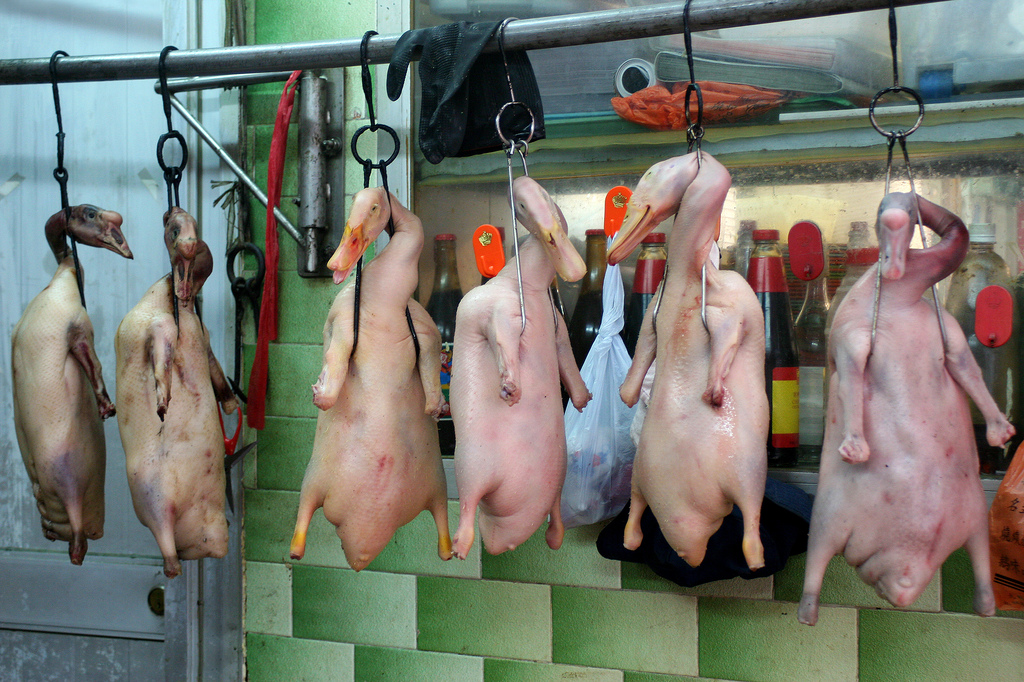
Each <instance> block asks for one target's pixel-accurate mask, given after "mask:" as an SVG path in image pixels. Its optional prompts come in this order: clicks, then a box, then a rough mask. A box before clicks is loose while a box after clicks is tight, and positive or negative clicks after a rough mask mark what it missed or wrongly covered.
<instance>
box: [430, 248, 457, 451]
mask: <svg viewBox="0 0 1024 682" xmlns="http://www.w3.org/2000/svg"><path fill="white" fill-rule="evenodd" d="M455 244H456V241H455V235H454V234H439V235H437V236H436V237H434V287H433V289H431V291H430V299H429V300H428V301H427V312H428V313H430V317H431V318H432V319H433V320H434V324H436V325H437V329H438V331H440V332H441V392H442V393H443V394H444V399H445V403H446V404H447V401H448V387H449V384H450V383H451V377H452V375H451V372H452V344H453V343H454V342H455V313H456V311H457V310H458V309H459V302H460V301H462V287H461V286H459V268H458V265H457V263H456V260H455ZM437 426H438V435H439V438H440V441H441V454H442V455H444V456H451V455H454V454H455V427H454V425H453V424H452V419H451V416H450V414H448V413H445V414H443V415H442V417H441V419H440V421H439V422H438V425H437Z"/></svg>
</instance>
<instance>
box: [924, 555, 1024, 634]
mask: <svg viewBox="0 0 1024 682" xmlns="http://www.w3.org/2000/svg"><path fill="white" fill-rule="evenodd" d="M942 610H943V611H955V612H959V613H974V569H973V568H971V558H970V557H969V556H967V551H966V550H964V549H958V550H957V551H955V552H953V553H952V554H951V555H950V556H949V558H948V559H946V563H944V564H943V565H942ZM996 615H998V616H1004V617H1007V618H1024V611H1002V610H999V611H997V612H996Z"/></svg>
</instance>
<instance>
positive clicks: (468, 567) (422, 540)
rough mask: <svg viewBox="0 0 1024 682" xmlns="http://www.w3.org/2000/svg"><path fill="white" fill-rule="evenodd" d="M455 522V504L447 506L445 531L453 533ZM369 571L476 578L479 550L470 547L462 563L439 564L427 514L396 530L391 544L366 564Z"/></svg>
mask: <svg viewBox="0 0 1024 682" xmlns="http://www.w3.org/2000/svg"><path fill="white" fill-rule="evenodd" d="M458 518H459V503H458V502H455V501H450V502H449V503H448V527H449V529H451V530H454V528H455V525H456V522H457V521H458ZM369 570H371V571H387V572H390V573H415V574H418V575H446V576H458V577H462V578H479V577H480V548H479V546H478V544H477V543H473V547H472V548H471V549H470V552H469V556H468V557H467V558H466V559H465V560H461V561H460V560H459V559H454V558H453V559H449V560H448V561H441V559H439V558H438V556H437V526H436V525H435V524H434V517H433V516H431V514H430V513H429V512H426V511H424V512H421V513H420V515H419V516H417V517H416V518H415V519H413V520H412V521H410V522H409V523H407V524H405V525H404V526H402V527H401V528H399V529H398V530H397V531H396V532H395V536H394V537H393V538H391V542H389V543H388V544H387V546H386V547H384V550H383V551H382V552H381V553H380V554H378V555H377V558H376V559H374V560H373V563H371V564H370V566H369Z"/></svg>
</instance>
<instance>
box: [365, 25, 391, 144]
mask: <svg viewBox="0 0 1024 682" xmlns="http://www.w3.org/2000/svg"><path fill="white" fill-rule="evenodd" d="M375 35H377V32H376V31H372V30H371V31H367V32H366V33H364V34H363V39H362V40H361V41H360V42H359V63H360V74H361V76H362V80H363V98H364V99H365V100H366V113H367V114H368V116H369V118H370V125H371V126H372V125H375V124H376V123H377V118H376V116H375V115H374V111H373V78H372V77H371V76H370V38H371V37H372V36H375ZM396 148H397V147H396ZM396 154H397V152H396Z"/></svg>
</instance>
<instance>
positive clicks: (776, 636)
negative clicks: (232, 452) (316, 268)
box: [244, 0, 1024, 682]
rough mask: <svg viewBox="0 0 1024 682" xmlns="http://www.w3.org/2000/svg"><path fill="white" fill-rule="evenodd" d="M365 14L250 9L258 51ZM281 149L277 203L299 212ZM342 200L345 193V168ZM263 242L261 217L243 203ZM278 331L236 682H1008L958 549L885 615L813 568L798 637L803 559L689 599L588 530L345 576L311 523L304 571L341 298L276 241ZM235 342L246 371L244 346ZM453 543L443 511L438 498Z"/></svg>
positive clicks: (422, 555)
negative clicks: (321, 411)
mask: <svg viewBox="0 0 1024 682" xmlns="http://www.w3.org/2000/svg"><path fill="white" fill-rule="evenodd" d="M374 17H375V6H374V4H373V3H372V2H369V1H368V0H351V1H350V2H335V1H333V0H332V1H327V0H255V1H254V2H253V3H250V21H251V22H252V26H253V30H252V32H251V33H250V35H255V36H256V39H257V41H259V42H262V43H273V42H287V41H293V40H319V39H328V38H338V37H357V36H360V35H362V33H363V32H364V31H365V30H366V29H368V28H371V27H373V23H374V20H375V19H374ZM358 83H359V79H358V74H357V72H355V71H353V70H349V71H348V73H347V81H346V93H347V106H346V112H347V128H349V129H352V128H354V126H355V125H357V124H358V123H361V122H362V121H360V120H358V119H360V118H361V117H362V113H361V111H362V102H361V98H362V95H361V92H360V89H359V85H358ZM279 94H280V86H279V85H276V86H275V85H269V86H258V87H253V88H250V89H249V95H248V102H249V114H250V123H251V126H250V136H251V141H252V144H251V145H250V149H252V150H253V152H252V157H251V158H250V159H248V164H249V168H250V169H252V172H253V175H254V177H256V178H257V179H258V180H260V181H261V182H263V181H264V180H263V179H264V178H265V177H266V157H267V151H268V149H269V139H270V133H271V127H272V123H273V118H274V113H275V111H276V108H277V98H278V96H279ZM295 134H296V131H295V129H294V127H293V129H292V133H291V135H290V140H289V143H290V144H289V154H288V162H289V167H288V168H289V170H288V172H286V174H285V183H284V196H283V198H282V208H283V210H284V211H285V212H286V214H288V215H290V216H291V217H293V218H294V217H295V206H294V204H293V202H292V201H291V199H293V198H294V195H295V192H296V181H295V177H296V175H295V172H294V167H295V159H296V154H295ZM346 166H347V169H348V170H350V171H352V172H349V173H348V174H347V176H348V181H347V182H348V185H347V186H346V187H345V194H346V196H350V195H351V194H352V192H354V191H356V190H357V189H358V188H359V187H360V186H361V177H359V173H358V170H359V169H358V168H357V167H356V164H354V163H347V164H346ZM252 208H253V211H252V215H253V231H254V235H255V236H256V237H257V239H258V240H262V232H263V229H262V216H263V215H264V210H263V209H262V208H261V207H259V206H258V205H255V204H254V205H253V207H252ZM280 243H281V262H280V268H279V269H280V275H281V280H280V295H281V306H280V315H281V324H280V331H279V338H278V341H277V342H276V343H274V344H272V345H271V349H270V368H271V369H270V385H269V392H268V396H269V400H268V409H267V414H268V417H267V423H266V428H265V429H264V430H263V431H262V432H260V434H259V448H258V450H257V453H256V458H255V460H254V461H249V462H247V463H246V473H245V485H246V490H245V500H244V502H245V533H244V536H245V538H244V547H245V550H244V556H245V561H246V563H245V571H246V575H245V596H246V614H245V630H246V640H245V641H246V663H247V668H248V676H249V677H248V679H249V680H250V681H251V682H263V681H268V682H277V681H279V680H300V681H302V680H309V681H311V682H312V681H316V682H325V681H335V680H337V681H339V682H340V681H344V682H351V681H354V680H359V681H360V682H362V681H369V680H381V681H388V682H420V681H422V682H434V681H444V682H463V681H466V682H479V681H482V680H487V682H554V681H555V680H559V681H564V680H582V681H585V682H671V681H673V680H682V679H687V680H694V679H706V680H714V679H717V680H765V681H768V680H780V681H783V680H784V681H787V682H789V681H793V682H800V681H808V682H810V681H815V682H817V681H823V680H865V681H867V680H871V681H874V680H880V681H881V680H886V681H888V680H928V681H933V680H1021V679H1024V619H1022V618H1020V617H1019V616H1020V614H1010V613H1003V612H1000V613H999V614H998V616H997V617H994V618H988V619H983V618H979V617H977V616H975V615H973V614H971V595H972V594H973V589H974V588H973V580H972V576H971V570H970V564H969V562H968V560H967V558H966V554H965V553H964V552H962V551H960V552H957V553H956V554H954V555H953V556H952V557H951V558H950V559H949V561H948V562H947V563H946V565H945V566H944V567H943V569H942V572H941V575H940V576H938V577H936V579H935V580H933V582H932V585H931V586H930V587H929V588H928V590H927V591H926V592H925V593H924V595H922V596H921V598H920V599H919V600H918V602H917V603H916V604H915V605H914V606H913V607H912V609H908V610H896V609H892V608H890V607H888V606H887V605H886V604H885V603H884V602H883V601H882V600H881V599H879V598H878V597H877V596H876V595H875V594H874V593H873V592H872V590H871V589H870V588H868V587H867V586H865V585H864V584H863V583H861V581H860V580H859V579H858V578H857V576H856V574H855V573H854V572H853V570H852V569H850V568H849V567H848V566H847V565H846V564H845V563H844V562H843V561H842V559H838V558H837V559H835V560H834V561H833V562H832V564H831V565H830V566H829V569H828V572H827V575H826V582H825V586H824V589H823V590H822V603H823V606H822V608H821V613H820V617H819V621H818V624H817V625H816V626H815V627H813V628H809V627H806V626H803V625H800V624H799V623H797V620H796V602H797V600H798V599H799V596H800V592H801V588H802V580H803V557H802V556H800V557H795V558H794V559H793V560H792V561H791V562H790V564H789V566H787V567H786V569H785V570H784V571H782V572H781V573H780V574H778V575H776V576H773V577H769V578H762V579H758V580H749V581H747V580H741V579H734V580H728V581H723V582H718V583H713V584H710V585H704V586H701V587H699V588H695V589H685V588H682V587H679V586H677V585H674V584H672V583H670V582H667V581H665V580H663V579H661V578H659V577H658V576H656V575H654V573H653V572H651V571H650V570H649V569H648V568H646V567H644V566H639V565H636V564H621V565H620V564H618V563H615V562H611V561H606V560H604V559H602V558H600V557H599V556H598V554H597V552H596V550H595V548H594V539H595V538H596V535H597V532H598V529H597V528H578V529H571V530H569V531H568V532H567V535H566V538H565V542H564V543H563V546H562V548H561V549H560V550H558V551H557V552H556V551H551V550H550V549H548V547H547V545H546V544H545V542H544V538H543V529H541V530H540V531H539V532H538V533H537V534H535V536H534V537H532V538H531V539H530V540H528V541H527V542H525V543H524V544H523V545H521V546H520V547H519V548H518V549H516V550H515V551H514V552H510V553H506V554H502V555H500V556H497V557H494V556H490V555H487V554H483V555H482V554H481V552H480V549H479V547H480V543H479V542H477V543H474V547H473V550H472V552H471V554H470V556H469V558H468V559H467V560H465V561H458V560H454V559H453V560H451V561H448V562H442V561H441V560H439V559H438V558H437V554H436V542H437V536H436V531H435V528H434V524H433V520H432V519H431V518H430V516H429V515H428V514H426V513H424V514H422V515H420V517H418V518H417V519H416V520H414V521H413V522H412V523H410V524H409V525H407V526H405V527H404V528H402V529H400V530H399V531H398V533H397V534H396V535H395V537H394V539H393V540H392V541H391V543H389V544H388V546H387V547H386V548H385V549H384V551H383V552H382V553H381V554H380V555H379V556H378V557H377V559H376V560H375V561H374V562H373V563H372V564H371V565H370V567H369V568H368V569H366V570H365V571H362V572H360V573H356V572H354V571H352V570H350V569H349V568H348V565H347V564H346V562H345V557H344V554H343V553H342V551H341V543H340V542H339V540H338V538H337V536H336V535H335V532H334V528H333V526H331V525H330V524H329V523H328V522H327V521H326V520H325V519H324V517H323V514H322V513H321V512H317V514H316V515H315V516H314V519H313V523H312V525H311V527H310V530H309V535H308V538H307V552H306V556H305V557H304V558H303V559H302V561H298V562H292V561H291V560H290V559H289V558H288V550H289V542H290V539H291V534H292V529H293V526H294V523H295V514H296V510H297V507H298V490H299V488H300V487H301V484H302V475H303V472H304V470H305V466H306V462H307V460H308V458H309V454H310V451H311V449H312V442H313V431H314V426H315V417H316V410H315V408H314V407H313V405H312V402H311V393H310V385H311V384H312V383H313V382H314V381H315V379H316V376H317V375H318V374H319V371H320V353H321V349H320V344H321V338H322V329H323V320H324V317H325V315H326V312H327V309H328V307H329V306H330V303H331V300H332V298H333V296H334V294H335V292H336V291H337V288H336V287H335V286H334V285H333V284H332V283H331V282H330V280H326V279H316V280H309V279H301V278H299V277H298V276H297V275H296V273H295V262H296V261H295V245H294V242H292V240H291V239H290V238H288V237H287V236H282V238H281V240H280ZM248 341H249V342H250V345H247V347H246V357H247V359H248V362H247V367H248V366H249V364H251V360H252V345H251V342H252V339H251V337H250V338H249V339H248ZM449 518H450V519H452V525H453V530H454V524H455V521H456V520H457V519H458V505H457V503H455V502H451V503H450V507H449Z"/></svg>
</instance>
